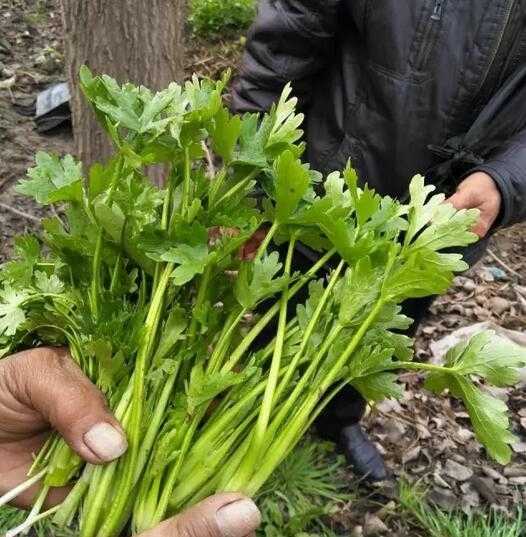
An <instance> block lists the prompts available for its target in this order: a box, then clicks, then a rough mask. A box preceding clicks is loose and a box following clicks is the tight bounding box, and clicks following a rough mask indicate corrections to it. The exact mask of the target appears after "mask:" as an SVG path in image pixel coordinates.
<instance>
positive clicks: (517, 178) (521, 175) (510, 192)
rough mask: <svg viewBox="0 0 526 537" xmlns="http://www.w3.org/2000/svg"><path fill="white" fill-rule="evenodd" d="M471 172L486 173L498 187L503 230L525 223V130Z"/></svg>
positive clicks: (500, 223)
mask: <svg viewBox="0 0 526 537" xmlns="http://www.w3.org/2000/svg"><path fill="white" fill-rule="evenodd" d="M472 171H482V172H486V173H487V174H488V175H490V176H491V177H492V178H493V180H494V181H495V182H496V183H497V185H498V187H499V189H500V192H501V194H502V202H503V207H502V213H501V220H500V222H499V225H500V226H502V227H504V226H510V225H512V224H516V223H518V222H524V221H526V129H524V130H523V131H521V132H519V133H517V134H516V135H515V136H514V137H513V138H511V139H510V140H509V141H508V143H506V144H505V145H504V146H503V147H502V148H501V149H500V150H499V151H498V152H497V153H496V154H494V155H493V156H492V157H490V158H489V159H488V160H487V161H486V162H485V163H484V164H482V165H480V166H477V167H476V168H475V169H474V170H472Z"/></svg>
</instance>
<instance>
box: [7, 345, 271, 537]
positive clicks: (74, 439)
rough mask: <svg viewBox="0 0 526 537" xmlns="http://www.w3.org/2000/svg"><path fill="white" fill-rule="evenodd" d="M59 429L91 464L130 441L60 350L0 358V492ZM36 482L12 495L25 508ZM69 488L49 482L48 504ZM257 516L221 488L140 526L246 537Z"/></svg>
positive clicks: (192, 536) (166, 536)
mask: <svg viewBox="0 0 526 537" xmlns="http://www.w3.org/2000/svg"><path fill="white" fill-rule="evenodd" d="M51 429H56V430H57V431H58V432H59V433H60V434H61V435H62V436H63V437H64V439H65V440H66V442H67V443H68V444H69V446H70V447H71V448H72V449H73V450H74V451H75V452H77V453H78V454H79V455H80V456H81V457H82V458H83V459H84V460H86V461H88V462H90V463H93V464H102V463H105V462H109V461H111V460H114V459H116V458H118V457H119V456H121V455H122V454H123V453H124V452H125V451H126V448H127V443H126V438H125V436H124V432H123V430H122V428H121V426H120V425H119V423H118V422H117V420H116V419H115V418H114V417H113V416H112V415H111V413H110V411H109V409H108V408H107V406H106V402H105V400H104V397H103V395H102V393H101V392H100V391H99V390H98V389H97V388H96V387H95V386H94V385H93V384H91V382H90V381H89V380H88V379H87V378H86V377H85V376H84V374H83V373H82V371H81V370H80V368H79V367H78V366H77V365H76V364H75V362H74V361H73V360H72V359H71V358H70V356H69V354H68V352H67V351H66V350H65V349H59V348H39V349H34V350H29V351H25V352H21V353H19V354H16V355H13V356H11V357H9V358H5V359H3V360H0V495H1V494H4V493H5V492H7V491H8V490H11V489H12V488H13V487H15V486H16V485H18V484H19V483H21V482H23V481H25V480H26V479H27V471H28V469H29V467H30V466H31V464H32V462H33V456H34V454H36V453H38V451H39V450H40V448H41V447H42V446H43V444H44V442H45V440H46V438H47V437H48V435H49V433H50V432H51ZM36 487H37V485H36V486H35V487H33V488H32V489H28V490H26V491H25V492H24V493H22V494H21V495H20V496H19V497H17V498H16V502H17V503H16V505H18V506H20V507H27V506H29V505H30V504H31V501H32V500H33V499H34V496H35V493H36V492H37V490H36ZM67 493H68V488H67V487H64V488H60V489H58V488H57V489H52V490H51V491H50V494H49V496H48V501H47V505H48V506H52V505H55V504H57V503H59V502H61V501H62V500H63V499H64V498H65V496H66V495H67ZM259 522H260V515H259V511H258V509H257V507H256V506H255V504H254V503H253V502H252V501H251V500H248V499H246V498H244V497H243V496H241V495H240V494H219V495H217V496H212V497H211V498H208V499H207V500H204V501H203V502H201V503H200V504H198V505H196V506H195V507H192V508H191V509H189V510H187V511H185V512H183V513H181V514H180V515H178V516H176V517H174V518H172V519H169V520H167V521H165V522H163V523H162V524H160V525H159V526H157V527H156V528H154V529H152V530H150V531H148V532H145V533H144V534H143V537H251V536H252V535H253V532H254V530H255V529H256V528H257V526H258V525H259Z"/></svg>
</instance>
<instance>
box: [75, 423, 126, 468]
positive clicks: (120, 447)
mask: <svg viewBox="0 0 526 537" xmlns="http://www.w3.org/2000/svg"><path fill="white" fill-rule="evenodd" d="M84 442H85V443H86V445H87V446H88V447H89V448H90V449H91V451H93V453H95V455H97V457H99V458H100V459H101V460H103V461H113V460H114V459H118V458H119V457H120V456H121V455H123V454H124V453H125V452H126V450H127V449H128V442H127V441H126V438H125V437H124V435H123V434H122V433H121V432H120V431H118V430H117V429H116V428H115V427H113V425H110V424H109V423H97V424H96V425H94V426H93V427H92V428H91V429H90V430H89V431H88V432H87V433H86V434H85V435H84Z"/></svg>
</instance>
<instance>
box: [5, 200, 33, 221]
mask: <svg viewBox="0 0 526 537" xmlns="http://www.w3.org/2000/svg"><path fill="white" fill-rule="evenodd" d="M0 207H1V208H2V209H5V210H6V211H10V212H12V213H13V214H16V215H17V216H21V217H22V218H25V219H27V220H31V221H32V222H36V223H40V220H41V219H40V218H37V217H36V216H33V215H32V214H29V213H26V212H24V211H21V210H20V209H15V207H11V205H7V203H2V202H1V201H0Z"/></svg>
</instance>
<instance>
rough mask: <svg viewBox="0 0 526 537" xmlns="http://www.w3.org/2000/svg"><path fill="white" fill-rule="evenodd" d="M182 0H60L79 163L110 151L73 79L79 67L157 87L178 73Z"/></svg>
mask: <svg viewBox="0 0 526 537" xmlns="http://www.w3.org/2000/svg"><path fill="white" fill-rule="evenodd" d="M184 4H185V0H148V1H144V0H89V1H87V0H62V14H63V22H64V48H65V57H66V65H67V69H68V78H69V84H70V91H71V108H72V114H73V133H74V137H75V147H76V153H77V156H78V157H79V158H80V160H81V161H82V162H83V163H84V166H85V167H88V166H90V165H91V164H92V163H93V162H94V161H102V160H104V159H105V158H107V156H108V155H109V154H110V151H111V147H110V145H109V142H108V140H107V136H106V135H105V134H104V132H103V130H102V129H101V128H100V127H99V126H98V125H97V123H96V121H95V117H94V114H93V112H92V111H91V109H90V108H89V106H88V105H87V104H86V103H85V102H84V99H83V97H82V92H81V91H80V88H79V85H78V73H79V70H80V67H81V66H82V65H83V64H86V65H87V66H88V67H89V68H90V69H91V70H92V71H93V72H94V73H96V74H99V73H105V74H108V75H110V76H112V77H114V78H115V79H117V80H118V81H119V82H120V83H122V82H128V81H129V82H133V83H135V84H143V85H145V86H147V87H149V88H151V89H161V88H163V87H166V86H167V85H168V83H169V82H172V81H174V80H175V81H181V80H182V78H183V56H184V49H183V31H184V12H185V10H184Z"/></svg>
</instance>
